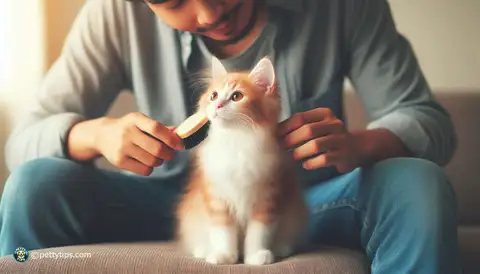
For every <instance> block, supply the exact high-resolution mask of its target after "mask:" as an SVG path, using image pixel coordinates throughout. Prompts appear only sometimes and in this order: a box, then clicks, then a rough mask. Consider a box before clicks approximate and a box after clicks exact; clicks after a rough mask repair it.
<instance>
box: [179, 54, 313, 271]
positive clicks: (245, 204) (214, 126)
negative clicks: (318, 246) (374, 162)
mask: <svg viewBox="0 0 480 274" xmlns="http://www.w3.org/2000/svg"><path fill="white" fill-rule="evenodd" d="M212 72H213V81H212V83H211V84H210V87H209V88H208V89H207V91H206V92H205V93H204V94H203V95H202V96H201V98H200V100H199V103H198V111H202V112H204V113H206V115H207V116H208V118H209V120H210V127H209V132H208V136H207V138H206V139H205V140H204V141H203V142H202V143H201V144H200V145H199V146H198V147H197V148H196V149H195V154H194V158H193V164H194V165H193V173H192V176H191V177H190V181H189V182H188V185H187V189H186V193H185V195H184V196H182V198H181V201H180V203H179V207H178V211H177V218H178V220H177V221H178V223H177V224H178V227H177V235H178V237H179V239H180V241H181V242H182V244H183V245H184V247H185V248H186V249H187V250H188V251H189V252H191V253H192V254H193V256H194V257H196V258H202V259H206V261H207V262H209V263H213V264H235V263H237V262H238V260H239V257H240V256H241V255H243V257H244V263H246V264H250V265H265V264H271V263H273V262H274V261H275V257H276V256H278V257H285V256H288V255H290V254H291V253H292V252H293V249H294V248H295V244H296V241H297V240H298V237H299V234H300V233H301V232H302V230H303V229H304V227H305V224H306V219H307V211H306V207H305V205H304V200H303V196H302V191H301V187H300V184H299V182H298V181H297V178H296V176H295V173H294V165H293V162H292V161H293V160H292V159H291V157H290V154H289V153H288V152H287V151H286V150H285V149H284V148H282V146H281V143H280V140H279V139H278V137H277V136H276V130H277V125H278V119H279V115H280V110H281V102H280V96H279V93H278V90H277V88H276V86H275V73H274V68H273V65H272V63H271V62H270V61H269V60H268V59H267V58H264V59H262V60H260V61H259V63H258V64H257V65H256V66H255V68H254V69H253V70H252V71H251V72H250V73H247V72H241V73H227V71H226V70H225V68H224V67H223V66H222V64H221V63H220V61H219V60H218V59H215V58H214V59H213V63H212Z"/></svg>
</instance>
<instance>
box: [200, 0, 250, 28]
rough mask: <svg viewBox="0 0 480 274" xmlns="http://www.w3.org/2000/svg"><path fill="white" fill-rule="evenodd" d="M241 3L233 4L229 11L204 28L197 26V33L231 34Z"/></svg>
mask: <svg viewBox="0 0 480 274" xmlns="http://www.w3.org/2000/svg"><path fill="white" fill-rule="evenodd" d="M242 6H243V3H242V2H240V3H238V4H237V5H235V6H234V7H233V8H232V9H231V10H230V11H228V12H227V13H225V14H224V15H222V17H221V18H220V20H219V21H218V22H217V23H215V24H212V25H210V26H209V27H206V28H199V29H198V30H197V32H198V33H206V32H209V33H211V34H214V35H227V36H231V35H232V34H233V33H234V30H235V23H236V22H237V18H238V13H239V12H240V10H241V7H242Z"/></svg>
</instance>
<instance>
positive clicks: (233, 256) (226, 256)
mask: <svg viewBox="0 0 480 274" xmlns="http://www.w3.org/2000/svg"><path fill="white" fill-rule="evenodd" d="M206 261H207V262H208V263H211V264H236V263H237V262H238V254H237V253H227V252H212V253H210V254H208V256H207V258H206Z"/></svg>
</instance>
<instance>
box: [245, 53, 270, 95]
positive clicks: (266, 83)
mask: <svg viewBox="0 0 480 274" xmlns="http://www.w3.org/2000/svg"><path fill="white" fill-rule="evenodd" d="M249 77H250V80H252V82H253V83H254V84H255V85H257V86H259V87H261V88H264V89H266V90H267V91H270V90H271V89H272V87H273V86H274V85H275V68H274V67H273V64H272V62H271V61H270V59H268V58H266V57H265V58H262V59H261V60H260V61H259V62H258V63H257V65H256V66H255V68H253V70H252V71H251V72H250V74H249Z"/></svg>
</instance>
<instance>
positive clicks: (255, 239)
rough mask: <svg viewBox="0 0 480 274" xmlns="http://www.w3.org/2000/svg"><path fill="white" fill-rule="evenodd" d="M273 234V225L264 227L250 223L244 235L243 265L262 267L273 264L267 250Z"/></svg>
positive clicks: (255, 222) (257, 223) (259, 223)
mask: <svg viewBox="0 0 480 274" xmlns="http://www.w3.org/2000/svg"><path fill="white" fill-rule="evenodd" d="M274 233H275V225H274V224H272V225H266V224H264V223H261V222H257V221H251V222H250V223H249V224H248V227H247V231H246V235H245V243H244V244H245V249H244V250H245V263H246V264H251V265H264V264H270V263H272V262H273V259H274V256H273V253H272V252H271V251H270V250H269V248H270V246H271V244H272V243H271V242H272V238H273V234H274Z"/></svg>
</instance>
